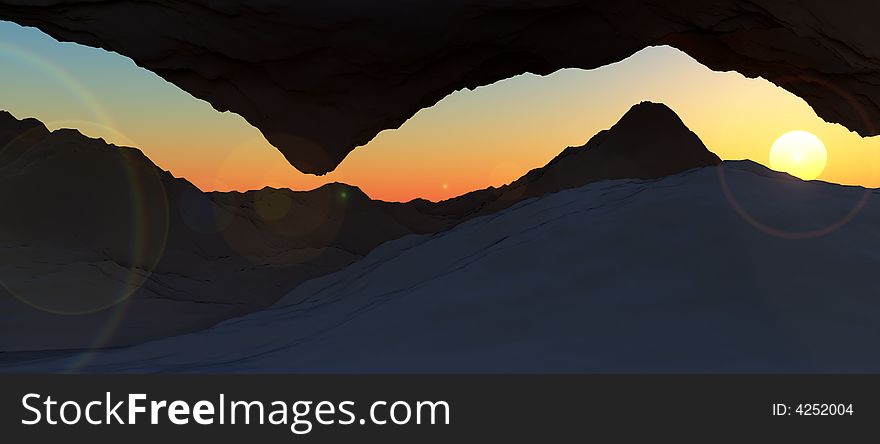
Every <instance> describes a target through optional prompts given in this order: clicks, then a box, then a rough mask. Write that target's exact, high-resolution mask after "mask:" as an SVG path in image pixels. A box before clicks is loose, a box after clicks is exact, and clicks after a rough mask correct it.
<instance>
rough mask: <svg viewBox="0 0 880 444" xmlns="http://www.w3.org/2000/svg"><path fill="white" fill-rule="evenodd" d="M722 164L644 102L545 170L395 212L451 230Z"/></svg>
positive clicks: (671, 117)
mask: <svg viewBox="0 0 880 444" xmlns="http://www.w3.org/2000/svg"><path fill="white" fill-rule="evenodd" d="M719 163H721V159H719V158H718V156H716V155H715V154H713V153H712V152H711V151H709V150H708V149H707V148H706V145H704V144H703V142H702V141H701V140H700V138H699V137H697V135H696V134H694V133H693V132H692V131H691V130H690V129H688V127H687V126H686V125H685V124H684V122H683V121H682V120H681V118H679V117H678V115H677V114H676V113H675V111H673V110H672V109H670V108H669V107H668V106H666V105H664V104H662V103H655V102H641V103H638V104H636V105H634V106H633V107H632V108H630V109H629V111H627V112H626V113H625V114H624V115H623V117H621V118H620V120H619V121H618V122H617V123H615V124H614V126H612V127H611V128H609V129H607V130H604V131H600V132H599V133H598V134H596V135H595V136H593V137H592V138H591V139H590V140H589V141H588V142H587V143H586V144H585V145H582V146H578V147H568V148H566V149H565V150H563V151H562V153H560V154H559V155H558V156H556V157H555V158H554V159H553V160H551V161H550V162H549V163H547V165H545V166H543V167H541V168H536V169H534V170H531V171H529V172H528V173H527V174H526V175H525V176H523V177H521V178H519V179H517V180H516V181H514V182H513V183H511V184H509V185H505V186H502V187H500V188H491V187H490V188H487V189H484V190H478V191H473V192H470V193H467V194H465V195H462V196H459V197H456V198H453V199H449V200H445V201H442V202H437V203H424V202H415V201H414V202H411V203H410V204H409V205H410V206H411V207H412V208H414V209H415V210H417V212H413V211H410V210H403V209H400V208H396V209H395V211H396V213H395V214H396V215H397V217H398V219H399V220H401V221H403V222H402V223H404V225H407V226H409V227H410V229H412V230H413V231H415V232H431V231H440V230H443V229H447V228H449V227H451V226H454V225H455V224H457V223H459V222H461V221H463V220H467V219H469V218H471V217H475V216H480V215H485V214H491V213H494V212H497V211H500V210H502V209H504V208H507V207H510V206H511V205H513V204H515V203H517V202H519V201H522V200H524V199H528V198H532V197H539V196H543V195H545V194H549V193H555V192H557V191H561V190H565V189H569V188H577V187H580V186H583V185H586V184H588V183H591V182H598V181H600V180H608V179H655V178H658V177H663V176H669V175H672V174H677V173H681V172H683V171H687V170H690V169H694V168H700V167H706V166H713V165H718V164H719Z"/></svg>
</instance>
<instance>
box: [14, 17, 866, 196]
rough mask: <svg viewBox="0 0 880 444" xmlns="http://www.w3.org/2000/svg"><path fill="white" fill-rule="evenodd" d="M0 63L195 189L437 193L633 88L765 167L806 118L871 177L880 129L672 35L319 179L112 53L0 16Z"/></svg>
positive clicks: (594, 126)
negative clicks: (674, 42)
mask: <svg viewBox="0 0 880 444" xmlns="http://www.w3.org/2000/svg"><path fill="white" fill-rule="evenodd" d="M0 66H3V69H2V70H0V81H2V84H3V85H4V87H3V88H2V89H0V109H6V110H8V111H10V112H12V113H13V114H14V115H16V116H17V117H19V118H24V117H36V118H38V119H40V120H42V121H43V122H44V123H46V124H47V126H49V127H50V128H51V129H56V128H62V127H72V128H77V129H79V130H80V131H82V132H83V133H84V134H86V135H89V136H92V137H102V138H104V139H106V140H107V141H109V142H111V143H115V144H119V145H128V146H135V147H138V148H140V149H141V150H143V151H144V152H145V153H146V154H147V156H148V157H150V158H151V159H152V160H153V161H154V162H155V163H156V164H158V165H159V166H160V167H162V168H164V169H167V170H170V171H171V172H172V173H173V174H174V175H176V176H178V177H185V178H187V179H189V180H190V181H191V182H193V183H194V184H196V185H197V186H198V187H199V188H201V189H203V190H206V191H210V190H224V191H225V190H247V189H257V188H262V187H265V186H271V187H276V188H282V187H287V188H292V189H298V190H304V189H313V188H316V187H318V186H320V185H322V184H324V183H327V182H334V181H335V182H345V183H348V184H351V185H357V186H359V187H361V188H362V189H363V190H364V191H365V192H366V193H367V194H369V195H370V196H371V197H373V198H376V199H383V200H395V201H406V200H410V199H412V198H415V197H424V198H427V199H431V200H440V199H444V198H448V197H452V196H456V195H459V194H462V193H465V192H467V191H471V190H474V189H479V188H485V187H488V186H490V185H494V186H498V185H502V184H504V183H508V182H510V181H512V180H514V179H516V178H517V177H519V176H521V175H522V174H524V173H525V172H526V171H528V170H529V169H532V168H536V167H539V166H542V165H544V164H545V163H546V162H547V161H548V160H550V159H551V158H552V157H553V156H555V155H556V154H558V153H559V152H560V151H562V149H564V148H565V147H566V146H571V145H581V144H583V143H584V142H586V141H587V140H588V139H589V138H590V137H591V136H592V135H593V134H595V133H596V132H598V131H599V130H602V129H605V128H608V127H609V126H611V125H613V124H614V122H616V121H617V119H619V118H620V116H622V115H623V113H624V112H626V110H627V109H628V108H629V107H630V106H632V105H633V104H635V103H638V102H640V101H643V100H651V101H657V102H664V103H666V104H667V105H669V106H670V107H671V108H672V109H674V110H675V111H676V112H677V113H678V114H679V115H680V116H681V117H682V119H683V120H684V122H685V123H686V124H687V125H688V126H689V127H690V128H691V129H692V130H693V131H694V132H696V133H697V134H698V135H699V136H700V137H701V138H702V139H703V141H704V142H705V143H706V145H707V146H708V147H709V149H710V150H712V151H714V152H715V153H716V154H718V155H719V156H720V157H721V158H722V159H745V158H748V159H752V160H755V161H757V162H760V163H763V164H765V165H768V164H769V151H770V147H771V145H772V143H773V142H774V140H775V139H776V138H777V137H778V136H780V135H781V134H783V133H786V132H788V131H792V130H798V129H799V130H806V131H809V132H812V133H814V134H816V135H817V136H819V137H820V138H821V139H822V141H823V142H824V143H825V145H826V147H827V150H828V156H827V157H828V163H827V167H826V168H825V170H824V172H823V173H822V174H821V175H820V176H819V179H820V180H825V181H829V182H837V183H843V184H856V185H864V186H868V187H877V186H878V185H880V177H878V175H877V174H876V171H877V167H878V162H880V138H877V137H874V138H861V137H859V136H858V135H856V134H855V133H851V132H850V131H848V130H847V129H845V128H844V127H842V126H840V125H835V124H828V123H825V122H824V121H822V120H821V119H820V118H818V117H817V116H816V115H815V113H814V112H813V111H812V109H810V107H809V106H808V105H807V104H806V103H805V102H804V101H803V100H801V99H799V98H797V97H795V96H793V95H792V94H790V93H788V92H786V91H784V90H782V89H781V88H778V87H776V86H774V85H772V84H771V83H769V82H767V81H765V80H763V79H746V78H744V77H743V76H742V75H740V74H738V73H735V72H728V73H719V72H712V71H710V70H709V69H707V68H705V67H704V66H702V65H700V64H699V63H698V62H696V61H694V60H693V59H692V58H690V57H689V56H687V55H686V54H684V53H682V52H680V51H678V50H676V49H673V48H669V47H654V48H647V49H645V50H642V51H640V52H639V53H637V54H635V55H634V56H632V57H630V58H628V59H626V60H624V61H622V62H619V63H616V64H613V65H609V66H606V67H602V68H599V69H596V70H589V71H585V70H574V69H572V70H562V71H559V72H556V73H554V74H552V75H549V76H545V77H540V76H534V75H522V76H518V77H515V78H512V79H508V80H504V81H501V82H498V83H496V84H494V85H490V86H487V87H483V88H479V89H477V90H474V91H458V92H456V93H454V94H452V95H450V96H448V97H446V98H445V99H444V100H442V101H441V102H440V103H438V104H437V105H435V106H434V107H432V108H428V109H424V110H422V111H421V112H419V113H418V114H417V115H416V116H415V117H413V118H412V119H410V120H409V121H408V122H407V123H405V124H404V125H403V126H402V127H401V128H400V129H397V130H388V131H384V132H382V133H381V134H379V136H378V137H376V138H375V139H374V140H373V141H372V142H370V143H369V144H368V145H366V146H363V147H360V148H358V149H356V150H355V151H354V152H353V153H351V154H350V155H349V156H348V158H347V159H346V160H345V161H344V162H343V163H342V165H340V167H339V168H338V169H337V170H336V171H334V172H333V173H331V174H328V175H326V176H322V177H316V176H310V175H305V174H302V173H300V172H298V171H297V170H296V169H294V168H293V167H292V166H290V165H289V164H288V163H287V162H286V161H285V160H284V158H283V156H282V155H281V154H280V153H279V152H278V151H277V150H276V149H274V148H273V147H271V146H270V145H269V144H268V143H267V142H266V141H265V140H264V139H263V137H262V135H261V134H260V133H259V131H258V130H256V129H254V128H253V127H251V126H250V125H248V124H247V123H246V122H245V121H244V119H242V118H241V117H239V116H237V115H235V114H232V113H220V112H217V111H215V110H214V109H213V108H212V107H211V106H210V105H209V104H207V103H206V102H204V101H201V100H198V99H196V98H193V97H192V96H190V95H189V94H187V93H185V92H183V91H181V90H180V89H178V88H177V87H175V86H173V85H171V84H169V83H167V82H165V81H164V80H162V79H161V78H159V77H158V76H156V75H155V74H152V73H150V72H148V71H146V70H143V69H141V68H138V67H137V66H135V65H134V63H133V62H132V61H131V60H129V59H127V58H125V57H122V56H120V55H118V54H113V53H108V52H106V51H103V50H98V49H94V48H87V47H82V46H78V45H74V44H70V43H64V44H62V43H58V42H56V41H54V40H53V39H51V38H50V37H48V36H46V35H44V34H42V33H41V32H39V31H37V30H35V29H31V28H22V27H20V26H18V25H15V24H11V23H7V22H0Z"/></svg>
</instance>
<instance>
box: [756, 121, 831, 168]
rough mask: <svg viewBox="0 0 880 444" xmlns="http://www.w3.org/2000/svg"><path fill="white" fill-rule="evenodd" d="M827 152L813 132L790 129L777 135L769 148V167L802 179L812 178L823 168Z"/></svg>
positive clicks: (826, 159)
mask: <svg viewBox="0 0 880 444" xmlns="http://www.w3.org/2000/svg"><path fill="white" fill-rule="evenodd" d="M827 161H828V152H827V151H826V150H825V144H824V143H822V140H821V139H819V138H818V137H817V136H816V135H815V134H813V133H810V132H807V131H800V130H798V131H791V132H788V133H785V134H783V135H781V136H779V138H778V139H776V141H775V142H773V146H772V147H771V148H770V168H773V169H774V170H777V171H783V172H786V173H788V174H791V175H792V176H795V177H798V178H801V179H803V180H813V179H815V178H817V177H819V175H820V174H822V171H824V170H825V164H826V162H827Z"/></svg>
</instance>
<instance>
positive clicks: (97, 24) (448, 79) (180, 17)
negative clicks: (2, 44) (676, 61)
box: [0, 0, 880, 173]
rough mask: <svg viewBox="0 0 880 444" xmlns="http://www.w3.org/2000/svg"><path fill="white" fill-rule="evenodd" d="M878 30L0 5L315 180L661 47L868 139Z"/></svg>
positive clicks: (465, 11) (340, 9)
mask: <svg viewBox="0 0 880 444" xmlns="http://www.w3.org/2000/svg"><path fill="white" fill-rule="evenodd" d="M878 15H880V4H878V3H876V2H869V1H860V0H849V1H837V2H829V1H824V0H798V1H795V0H761V1H758V0H664V1H660V0H589V1H588V0H580V1H578V0H448V1H442V2H439V1H428V0H421V1H411V0H406V1H405V0H380V1H371V2H363V1H355V0H327V1H321V2H287V1H278V0H247V1H244V0H210V1H209V0H183V1H173V2H172V1H167V0H157V1H115V0H114V1H109V0H42V1H38V2H35V1H31V0H0V18H2V19H7V20H12V21H15V22H18V23H21V24H24V25H30V26H36V27H39V28H40V29H42V30H43V31H45V32H47V33H48V34H50V35H52V36H53V37H55V38H57V39H59V40H64V41H74V42H79V43H82V44H86V45H92V46H97V47H102V48H106V49H109V50H112V51H116V52H119V53H121V54H124V55H126V56H129V57H131V58H132V59H133V60H134V61H135V62H136V63H138V64H139V65H141V66H143V67H146V68H147V69H150V70H152V71H154V72H156V73H157V74H159V75H160V76H162V77H164V78H165V79H167V80H168V81H170V82H172V83H174V84H176V85H178V86H180V87H181V88H183V89H184V90H186V91H189V92H190V93H191V94H193V95H194V96H196V97H199V98H202V99H205V100H207V101H209V102H210V103H212V104H213V105H214V106H215V107H216V108H217V109H219V110H231V111H234V112H236V113H238V114H241V115H242V116H243V117H244V118H246V119H247V120H248V121H249V122H250V123H251V124H253V125H255V126H257V127H258V128H260V129H261V130H262V132H263V134H264V135H265V136H266V138H267V139H268V140H269V141H270V142H271V143H272V144H273V145H275V146H276V147H278V148H279V149H280V150H281V151H282V152H283V153H284V155H285V156H286V157H287V159H288V160H289V161H290V162H291V163H292V164H293V165H295V166H296V167H297V168H299V169H300V170H302V171H305V172H310V173H325V172H327V171H330V170H332V169H333V168H335V166H336V165H337V164H338V163H339V162H340V161H341V160H342V159H343V158H344V157H345V155H346V154H347V153H348V152H350V151H351V150H352V149H354V147H356V146H359V145H362V144H364V143H366V142H367V141H369V140H370V139H371V138H373V137H374V136H375V135H376V134H377V133H378V132H379V131H381V130H383V129H388V128H395V127H398V126H399V125H400V124H402V123H403V122H404V121H405V120H406V119H408V118H409V117H411V116H412V115H413V114H414V113H415V112H416V111H418V110H419V109H421V108H424V107H427V106H431V105H432V104H434V103H436V102H437V101H438V100H440V99H441V98H443V97H444V96H446V95H448V94H449V93H451V92H453V91H455V90H457V89H461V88H474V87H477V86H481V85H487V84H490V83H492V82H495V81H497V80H500V79H504V78H507V77H510V76H513V75H516V74H520V73H524V72H532V73H537V74H547V73H550V72H553V71H555V70H557V69H560V68H567V67H577V68H595V67H598V66H602V65H606V64H609V63H613V62H616V61H619V60H621V59H623V58H625V57H627V56H629V55H631V54H632V53H634V52H635V51H638V50H639V49H641V48H644V47H645V46H649V45H659V44H666V45H672V46H675V47H677V48H680V49H682V50H683V51H685V52H687V53H688V54H690V55H692V56H693V57H695V58H696V59H697V60H699V61H700V62H702V63H703V64H705V65H707V66H708V67H710V68H712V69H716V70H736V71H739V72H741V73H743V74H745V75H747V76H762V77H764V78H767V79H769V80H770V81H772V82H775V83H776V84H778V85H780V86H782V87H783V88H786V89H787V90H789V91H792V92H793V93H795V94H797V95H799V96H800V97H802V98H804V100H806V101H807V102H809V104H810V105H811V106H812V107H813V108H814V109H815V110H816V112H817V113H818V114H819V115H820V116H821V117H823V118H824V119H826V120H828V121H832V122H839V123H842V124H844V125H845V126H847V127H848V128H850V129H852V130H854V131H858V132H859V133H860V134H862V135H873V134H877V133H878V131H880V130H878V128H876V125H875V124H874V122H877V121H878V120H880V43H878V40H877V38H876V32H875V30H876V17H877V16H878ZM414 149H417V148H414Z"/></svg>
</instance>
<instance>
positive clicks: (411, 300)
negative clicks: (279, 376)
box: [0, 161, 880, 373]
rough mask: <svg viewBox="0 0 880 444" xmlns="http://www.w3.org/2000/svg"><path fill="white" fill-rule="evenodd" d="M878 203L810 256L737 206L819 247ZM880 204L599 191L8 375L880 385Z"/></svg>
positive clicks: (733, 171)
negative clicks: (156, 337) (720, 377)
mask: <svg viewBox="0 0 880 444" xmlns="http://www.w3.org/2000/svg"><path fill="white" fill-rule="evenodd" d="M720 177H724V178H725V179H724V181H721V180H719V178H720ZM725 190H726V191H725ZM728 193H729V194H728ZM866 193H868V194H870V195H871V196H873V198H871V199H870V200H869V201H868V202H867V204H866V205H865V206H864V207H863V208H862V209H861V211H860V212H858V214H857V215H856V216H855V217H854V218H852V219H851V220H850V221H849V223H847V224H845V225H843V226H840V227H839V228H838V229H836V230H833V231H831V232H829V233H828V234H827V235H825V236H817V237H810V238H801V239H791V238H786V237H781V236H774V235H770V234H768V233H767V232H765V231H764V230H761V229H759V228H758V227H757V226H755V225H752V224H750V223H749V222H748V221H747V220H746V219H744V218H743V217H741V215H739V214H738V213H737V212H736V211H734V210H733V206H732V205H731V202H732V201H731V198H730V196H733V197H734V198H735V201H736V202H737V203H738V204H739V205H740V206H741V207H742V208H744V209H747V210H748V212H749V214H750V215H751V216H752V217H753V218H755V219H756V220H758V221H760V222H762V223H764V224H767V225H769V226H772V227H773V228H775V229H777V230H784V231H786V232H790V233H802V232H805V231H811V230H816V229H819V228H822V227H826V226H829V225H832V224H834V223H835V221H837V220H840V219H841V218H842V217H844V216H845V215H846V214H847V213H848V212H849V211H850V210H851V209H852V208H855V207H858V203H859V202H861V201H863V199H864V197H865V196H866ZM877 195H878V193H877V192H876V191H873V190H865V189H862V188H858V187H843V186H839V185H833V184H828V183H823V182H804V181H801V180H798V179H795V178H793V177H791V176H788V175H786V174H782V173H775V172H772V171H769V170H767V169H766V168H764V167H761V166H759V165H757V164H754V163H751V162H748V161H739V162H729V161H728V162H724V163H722V164H721V165H720V166H717V167H706V168H700V169H695V170H691V171H687V172H684V173H680V174H677V175H672V176H667V177H664V178H662V179H653V180H610V181H602V182H595V183H592V184H589V185H585V186H583V187H580V188H576V189H571V190H565V191H561V192H559V193H554V194H551V195H547V196H544V197H541V198H538V199H530V200H527V201H524V202H521V203H519V204H517V205H515V206H513V207H511V208H508V209H506V210H504V211H501V212H499V213H496V214H494V215H492V216H487V217H480V218H476V219H473V220H470V221H468V222H465V223H463V224H460V225H458V226H457V227H455V228H453V229H451V230H449V231H447V232H444V233H442V234H440V235H434V236H428V235H423V236H407V237H404V238H402V239H398V240H395V241H391V242H387V243H385V244H383V245H381V246H380V247H378V248H376V249H375V250H373V251H372V252H371V253H370V254H369V255H368V256H367V257H366V258H364V259H363V260H361V261H358V262H357V263H355V264H353V265H352V266H350V267H347V268H345V269H344V270H342V271H340V272H338V273H334V274H332V275H328V276H324V277H321V278H318V279H315V280H312V281H309V282H306V283H305V284H303V285H301V286H299V287H298V288H296V289H295V290H294V291H292V292H291V293H289V294H288V295H287V296H285V297H284V298H283V299H282V300H281V301H279V302H278V303H277V304H275V305H274V306H273V307H271V308H269V309H267V310H262V311H260V312H257V313H253V314H250V315H247V316H244V317H241V318H237V319H230V320H228V321H225V322H223V323H221V324H219V325H217V326H215V327H213V328H211V329H208V330H204V331H201V332H198V333H194V334H190V335H184V336H178V337H174V338H167V339H163V340H160V341H154V342H150V343H146V344H143V345H140V346H136V347H132V348H125V349H119V350H107V351H103V352H99V353H97V354H95V355H93V356H91V357H90V359H89V360H88V361H83V360H82V359H81V357H80V356H79V355H76V354H73V355H65V354H58V353H55V354H52V355H50V356H45V355H44V356H20V355H19V356H9V357H8V359H6V362H4V363H3V365H2V366H0V371H12V372H27V371H41V372H45V371H66V370H70V369H73V370H78V371H84V372H192V373H205V372H222V373H226V372H242V373H252V372H263V373H265V372H318V373H322V372H341V373H352V372H355V373H357V372H378V373H389V372H390V373H395V372H419V373H425V372H427V373H437V372H439V373H444V372H464V373H470V372H495V373H497V372H500V373H510V372H538V373H554V372H642V373H643V372H761V373H764V372H781V373H790V372H877V371H880V354H878V353H877V349H878V347H880V300H878V298H877V284H878V278H877V277H876V273H875V270H876V269H877V266H878V260H880V258H878V255H877V251H878V249H880V234H878V231H877V229H876V226H877V222H878V221H880V201H878V200H877V199H876V197H877ZM0 359H3V358H2V357H0Z"/></svg>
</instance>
